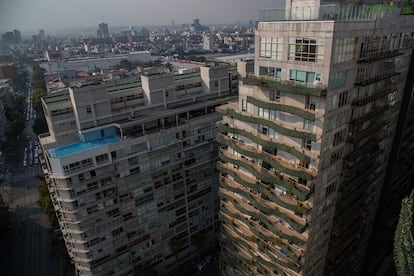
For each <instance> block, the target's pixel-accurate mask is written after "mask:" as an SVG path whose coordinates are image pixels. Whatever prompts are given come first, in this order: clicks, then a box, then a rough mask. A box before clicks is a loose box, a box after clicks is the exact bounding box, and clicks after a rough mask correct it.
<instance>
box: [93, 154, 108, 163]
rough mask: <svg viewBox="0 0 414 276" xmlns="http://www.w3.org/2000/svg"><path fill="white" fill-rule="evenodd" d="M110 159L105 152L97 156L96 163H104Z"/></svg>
mask: <svg viewBox="0 0 414 276" xmlns="http://www.w3.org/2000/svg"><path fill="white" fill-rule="evenodd" d="M107 160H108V154H107V153H104V154H101V155H98V156H96V163H102V162H105V161H107Z"/></svg>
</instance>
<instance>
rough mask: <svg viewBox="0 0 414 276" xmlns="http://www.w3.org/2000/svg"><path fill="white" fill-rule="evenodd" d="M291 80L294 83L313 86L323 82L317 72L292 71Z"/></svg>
mask: <svg viewBox="0 0 414 276" xmlns="http://www.w3.org/2000/svg"><path fill="white" fill-rule="evenodd" d="M289 79H290V80H292V81H297V82H303V83H306V85H308V86H312V85H314V84H316V83H320V82H321V74H319V73H315V72H305V71H300V70H290V76H289Z"/></svg>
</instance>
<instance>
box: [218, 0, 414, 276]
mask: <svg viewBox="0 0 414 276" xmlns="http://www.w3.org/2000/svg"><path fill="white" fill-rule="evenodd" d="M292 2H301V3H292ZM309 2H310V1H309ZM314 2H315V1H312V3H314ZM316 2H317V1H316ZM306 3H308V2H305V1H291V2H290V3H287V7H286V9H285V12H286V13H289V16H284V15H285V14H284V13H283V11H282V12H280V11H279V12H276V11H275V12H274V13H272V12H268V14H272V15H274V16H275V15H277V16H275V17H274V18H283V20H267V21H266V22H265V21H263V22H259V25H258V29H257V31H256V39H255V49H256V52H255V66H254V68H255V69H254V74H246V73H245V72H239V74H240V75H241V76H245V77H244V78H243V83H242V84H241V85H240V88H239V101H238V103H237V104H228V105H225V106H222V107H220V110H221V112H223V114H224V117H223V121H222V122H221V123H220V124H219V131H220V133H219V135H218V142H219V144H220V145H221V146H220V153H219V158H220V161H219V163H218V169H219V171H220V188H219V196H220V198H221V203H220V219H221V221H222V224H223V227H222V230H221V235H220V243H221V248H222V249H223V250H222V252H221V271H222V273H223V274H224V275H323V274H326V275H358V274H360V273H361V272H362V264H363V260H364V257H365V254H366V250H367V244H368V241H369V238H370V235H371V231H372V227H373V224H374V220H375V214H376V210H377V207H378V202H379V198H380V195H381V190H382V186H383V185H384V179H385V172H386V169H387V165H388V160H389V157H390V154H391V148H392V143H393V139H394V134H395V130H396V126H397V122H398V115H399V112H400V106H401V103H402V98H403V94H404V93H403V91H404V84H405V83H406V81H407V75H408V68H409V66H408V61H409V60H410V58H411V51H412V48H413V47H414V37H413V29H414V28H413V23H412V22H414V21H413V17H412V16H396V14H395V13H394V10H393V12H392V13H387V12H384V13H381V14H382V15H381V16H393V18H392V19H390V18H385V17H384V18H381V17H380V16H378V17H375V18H374V17H373V18H370V17H369V16H367V15H366V14H364V15H362V14H361V16H362V17H363V19H364V20H361V19H362V18H360V20H358V16H356V15H355V14H353V15H352V16H346V14H341V16H342V17H341V18H342V19H341V20H320V15H319V14H311V15H309V16H307V17H298V16H299V15H298V13H296V12H293V7H300V8H301V9H302V8H304V7H307V4H306ZM314 4H315V3H314ZM341 8H342V9H343V10H342V11H345V10H346V9H345V8H344V7H341ZM310 10H311V11H312V13H314V12H318V11H319V9H318V8H317V7H316V8H315V7H314V6H312V8H310ZM375 12H378V11H377V10H375ZM282 15H283V16H282ZM333 18H334V17H333ZM287 19H288V20H287ZM309 19H312V20H309ZM367 19H368V20H367ZM244 67H245V66H240V68H244Z"/></svg>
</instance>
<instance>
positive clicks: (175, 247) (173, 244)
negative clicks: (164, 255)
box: [168, 238, 183, 259]
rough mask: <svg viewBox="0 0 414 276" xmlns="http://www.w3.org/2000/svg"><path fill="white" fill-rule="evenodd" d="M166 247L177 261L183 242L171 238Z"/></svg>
mask: <svg viewBox="0 0 414 276" xmlns="http://www.w3.org/2000/svg"><path fill="white" fill-rule="evenodd" d="M168 245H169V246H170V249H171V252H172V253H173V254H174V255H175V259H177V258H178V253H180V251H181V250H182V249H183V242H182V241H181V240H180V239H178V238H172V239H170V241H169V243H168Z"/></svg>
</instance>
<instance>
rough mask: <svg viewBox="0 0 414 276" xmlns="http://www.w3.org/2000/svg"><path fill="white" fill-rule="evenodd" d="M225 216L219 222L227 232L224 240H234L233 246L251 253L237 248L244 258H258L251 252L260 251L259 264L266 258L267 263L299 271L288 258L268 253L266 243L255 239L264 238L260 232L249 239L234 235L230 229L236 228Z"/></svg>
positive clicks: (233, 231)
mask: <svg viewBox="0 0 414 276" xmlns="http://www.w3.org/2000/svg"><path fill="white" fill-rule="evenodd" d="M226 216H227V215H222V216H221V220H222V221H225V222H226V223H225V224H224V229H225V230H226V232H227V236H226V238H227V239H230V240H234V241H235V242H236V243H235V244H243V245H245V246H246V247H248V248H249V249H250V250H251V251H249V252H248V251H246V250H245V249H244V247H243V248H239V250H238V252H240V253H243V256H244V257H246V256H247V257H248V258H249V259H251V258H256V257H258V255H259V254H257V253H253V252H259V250H260V251H261V252H263V254H260V255H261V258H260V262H261V261H263V260H265V258H266V259H268V260H267V261H266V262H268V263H270V261H272V262H274V263H277V264H280V265H281V266H283V267H288V268H290V269H292V270H293V271H296V272H297V271H299V265H298V264H297V263H296V262H295V261H292V260H290V259H289V258H288V257H286V256H284V255H282V254H280V253H279V254H277V253H273V251H270V249H266V247H267V243H266V242H264V241H260V240H259V239H258V238H256V237H259V236H260V237H265V238H266V237H267V236H265V235H263V234H262V233H260V232H255V233H256V234H255V235H253V233H252V236H251V237H248V236H246V235H243V234H241V235H239V232H237V233H236V231H235V229H234V228H232V227H236V226H234V223H232V222H230V220H229V219H228V218H227V217H226ZM250 222H252V221H250ZM255 224H256V223H255ZM230 225H232V227H230ZM250 225H252V224H250ZM237 227H239V226H237ZM243 230H245V231H246V230H247V228H246V227H244V229H243ZM249 231H250V230H249ZM257 234H258V235H259V236H258V235H257ZM239 237H241V238H243V240H242V239H239ZM249 241H251V242H253V243H252V244H251V243H250V242H249ZM269 242H270V243H272V242H271V241H269ZM252 253H253V254H252ZM269 253H272V254H269ZM260 262H259V263H260Z"/></svg>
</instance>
